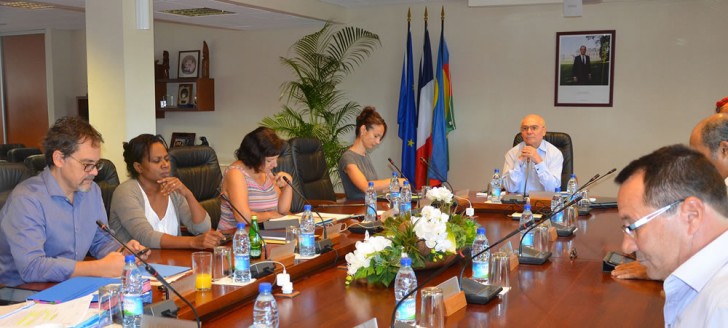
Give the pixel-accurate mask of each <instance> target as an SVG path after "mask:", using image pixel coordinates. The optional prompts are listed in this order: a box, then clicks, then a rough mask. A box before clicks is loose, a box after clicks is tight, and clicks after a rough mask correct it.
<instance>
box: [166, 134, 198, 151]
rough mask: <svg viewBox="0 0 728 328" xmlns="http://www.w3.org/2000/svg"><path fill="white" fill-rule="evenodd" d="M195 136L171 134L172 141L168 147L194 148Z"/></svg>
mask: <svg viewBox="0 0 728 328" xmlns="http://www.w3.org/2000/svg"><path fill="white" fill-rule="evenodd" d="M194 145H195V134H194V133H188V132H172V140H171V142H170V143H169V147H170V148H171V147H183V146H194Z"/></svg>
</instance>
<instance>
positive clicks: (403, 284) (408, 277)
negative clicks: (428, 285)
mask: <svg viewBox="0 0 728 328" xmlns="http://www.w3.org/2000/svg"><path fill="white" fill-rule="evenodd" d="M399 263H400V265H401V266H400V268H399V272H397V277H396V278H394V298H395V299H396V302H399V300H401V299H402V298H403V297H404V295H407V293H409V292H410V291H412V290H413V289H415V287H417V276H415V271H414V270H412V259H411V258H409V257H408V256H407V253H402V259H401V260H400V262H399ZM395 304H396V303H395ZM416 312H417V293H416V292H415V293H412V295H410V296H409V297H407V299H406V300H404V301H403V302H402V304H400V305H399V307H398V308H397V314H396V316H395V322H401V323H404V324H407V325H410V326H414V325H415V323H416V321H417V320H416V319H417V318H416Z"/></svg>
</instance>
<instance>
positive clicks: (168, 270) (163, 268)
mask: <svg viewBox="0 0 728 328" xmlns="http://www.w3.org/2000/svg"><path fill="white" fill-rule="evenodd" d="M149 265H151V266H152V267H153V268H154V270H157V273H159V274H160V275H161V276H162V277H164V278H167V277H171V276H174V275H178V274H180V273H184V272H187V271H190V270H192V268H190V267H183V266H175V265H166V264H157V263H150V264H149ZM139 270H140V271H141V272H142V276H143V277H144V278H154V276H152V274H151V273H149V272H147V270H146V269H145V268H144V266H140V267H139Z"/></svg>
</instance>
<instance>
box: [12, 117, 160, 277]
mask: <svg viewBox="0 0 728 328" xmlns="http://www.w3.org/2000/svg"><path fill="white" fill-rule="evenodd" d="M102 142H103V138H102V137H101V134H100V133H99V132H98V131H96V129H94V128H93V127H92V126H91V125H90V124H88V122H86V121H84V120H83V119H81V118H79V117H64V118H61V119H59V120H58V121H56V122H55V124H54V125H53V126H52V127H51V128H50V129H49V130H48V133H47V135H46V137H45V139H44V140H43V149H45V159H46V164H47V167H46V168H45V170H43V171H42V172H41V173H39V174H38V175H37V176H34V177H32V178H29V179H27V180H25V181H23V182H21V183H20V184H19V185H17V186H16V187H15V189H13V192H12V193H11V194H10V196H9V197H8V201H7V203H6V204H5V206H4V207H3V209H2V210H1V211H0V284H5V285H8V286H17V285H21V284H24V283H31V282H60V281H64V280H67V279H69V278H71V277H76V276H98V277H119V276H120V275H121V272H122V269H123V267H124V252H118V251H117V250H119V249H120V248H119V244H118V243H117V242H116V241H115V240H113V239H112V238H111V237H110V236H109V235H108V234H107V233H106V232H103V231H102V230H101V229H99V228H98V227H97V225H96V221H97V220H98V221H101V222H103V223H104V224H108V223H107V222H108V221H107V218H106V210H105V208H104V203H103V200H102V198H101V190H100V188H99V186H98V185H96V183H95V182H93V179H94V177H95V176H96V175H97V174H98V169H99V160H100V158H101V143H102ZM127 246H128V247H129V248H131V249H132V250H133V251H134V252H139V251H141V250H143V249H144V247H143V246H142V245H141V244H140V243H139V242H137V241H136V240H131V241H129V242H128V243H127ZM86 254H90V255H91V256H92V257H94V258H96V259H97V260H93V261H84V258H85V257H86ZM148 255H149V253H146V254H145V255H143V256H144V257H146V256H148Z"/></svg>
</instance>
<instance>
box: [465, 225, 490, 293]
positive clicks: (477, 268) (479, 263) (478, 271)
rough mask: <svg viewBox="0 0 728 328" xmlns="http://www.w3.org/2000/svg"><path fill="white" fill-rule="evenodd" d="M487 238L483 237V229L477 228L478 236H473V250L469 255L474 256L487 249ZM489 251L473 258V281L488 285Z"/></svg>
mask: <svg viewBox="0 0 728 328" xmlns="http://www.w3.org/2000/svg"><path fill="white" fill-rule="evenodd" d="M488 246H490V244H489V243H488V237H486V236H485V228H483V227H480V228H478V234H477V235H476V236H475V240H474V241H473V249H472V250H471V251H470V252H471V254H473V255H475V254H478V253H480V252H481V251H483V250H484V249H486V248H488ZM489 261H490V250H487V251H485V252H483V254H480V255H478V256H476V257H474V258H473V280H475V281H477V282H479V283H481V284H487V283H488V272H489V269H490V262H489Z"/></svg>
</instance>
